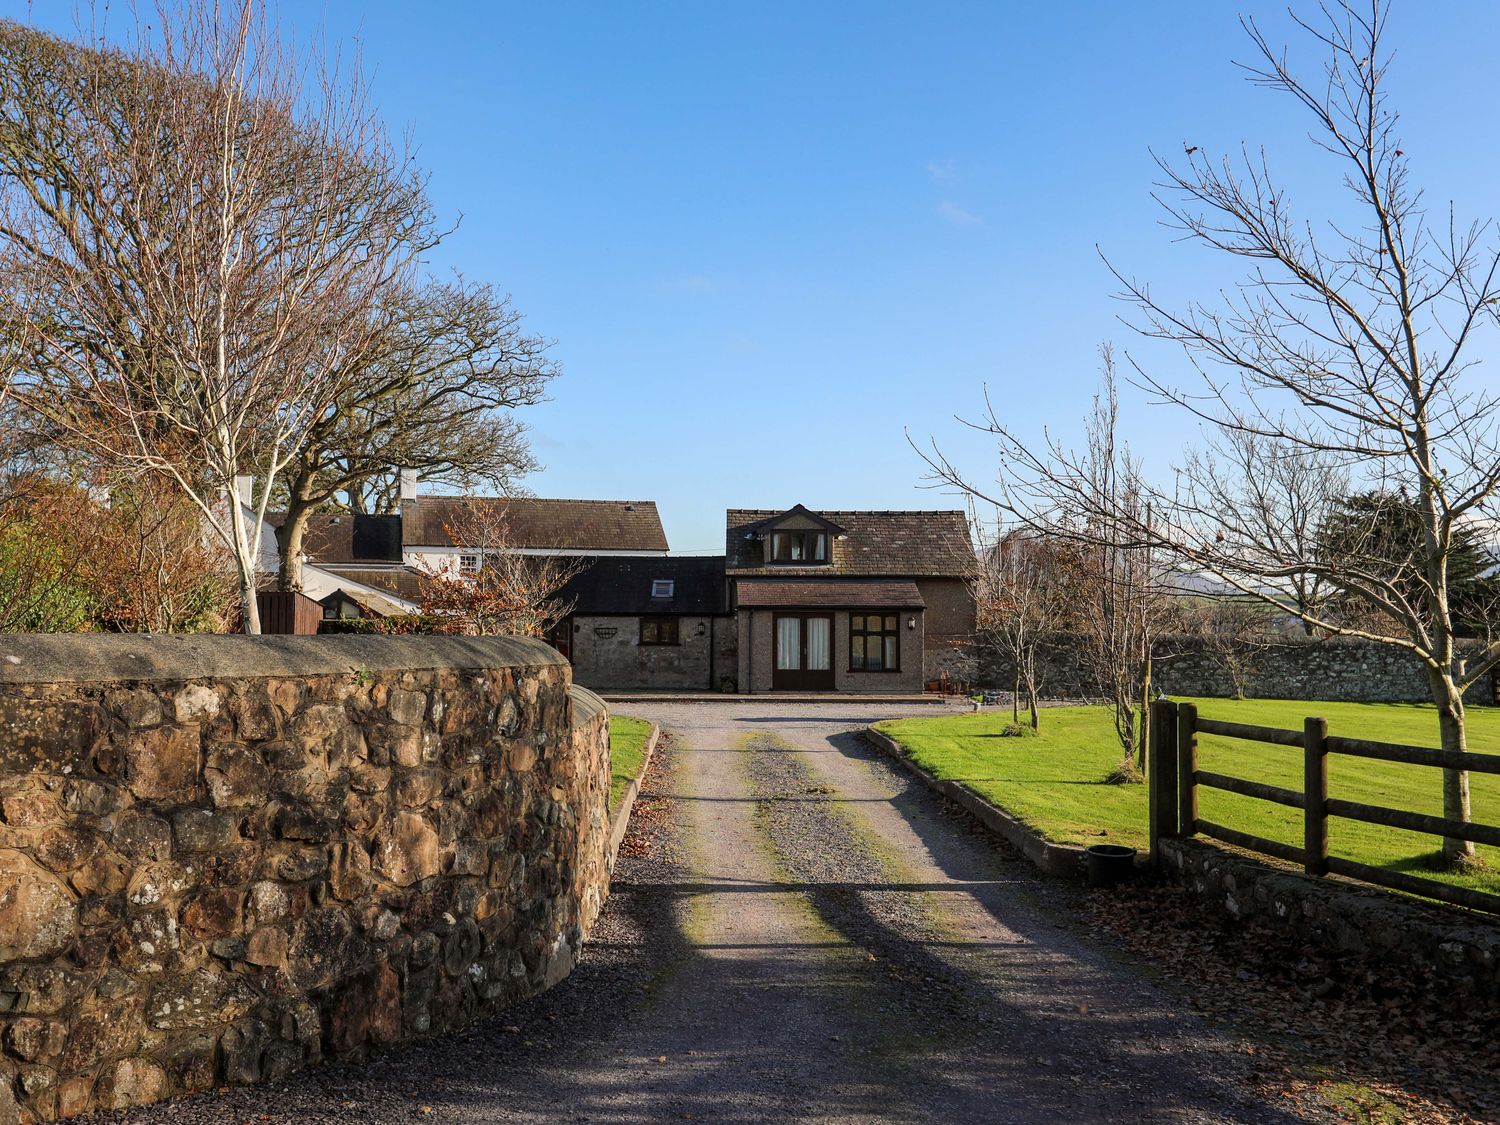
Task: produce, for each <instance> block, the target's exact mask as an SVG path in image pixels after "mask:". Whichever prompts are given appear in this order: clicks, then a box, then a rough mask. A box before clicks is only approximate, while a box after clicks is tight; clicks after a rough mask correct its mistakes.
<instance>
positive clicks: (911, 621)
mask: <svg viewBox="0 0 1500 1125" xmlns="http://www.w3.org/2000/svg"><path fill="white" fill-rule="evenodd" d="M906 627H907V628H908V629H915V628H916V627H917V619H916V618H915V617H908V618H907V619H906Z"/></svg>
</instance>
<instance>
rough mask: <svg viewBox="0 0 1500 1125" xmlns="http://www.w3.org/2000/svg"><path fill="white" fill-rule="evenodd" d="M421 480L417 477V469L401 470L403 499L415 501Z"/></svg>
mask: <svg viewBox="0 0 1500 1125" xmlns="http://www.w3.org/2000/svg"><path fill="white" fill-rule="evenodd" d="M420 483H421V478H420V477H418V476H417V470H416V469H402V470H401V499H403V500H415V499H416V498H417V485H418V484H420Z"/></svg>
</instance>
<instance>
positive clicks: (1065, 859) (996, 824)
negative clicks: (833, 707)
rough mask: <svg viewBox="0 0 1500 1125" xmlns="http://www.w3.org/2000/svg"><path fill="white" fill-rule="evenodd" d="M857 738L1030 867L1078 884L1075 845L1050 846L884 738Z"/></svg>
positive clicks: (1079, 852) (1079, 854)
mask: <svg viewBox="0 0 1500 1125" xmlns="http://www.w3.org/2000/svg"><path fill="white" fill-rule="evenodd" d="M859 733H860V737H861V738H863V739H864V740H865V741H866V742H868V743H870V745H872V746H874V747H875V748H876V749H878V750H880V751H881V752H882V753H884V754H885V755H886V756H887V757H889V758H891V759H893V760H895V761H897V762H899V763H901V765H903V766H905V767H906V769H907V770H909V771H910V772H911V773H912V774H914V775H915V776H916V777H917V778H918V779H919V780H920V781H921V782H922V784H924V785H926V786H927V788H929V789H931V790H932V791H933V792H935V793H937V794H939V795H940V796H942V797H945V798H947V799H948V800H950V801H952V802H953V803H954V804H955V805H958V806H959V807H960V808H961V809H963V810H964V811H965V812H966V813H968V814H969V815H970V816H972V817H973V818H974V819H975V820H977V821H979V823H980V824H982V825H984V827H985V828H986V829H988V830H989V831H990V832H992V833H994V834H995V835H996V836H999V837H1000V838H1001V839H1002V840H1004V841H1005V842H1006V843H1007V844H1009V845H1010V846H1011V847H1013V848H1015V849H1016V851H1018V852H1020V853H1021V855H1022V856H1024V857H1025V858H1026V860H1027V861H1028V862H1030V863H1031V864H1032V865H1033V866H1035V867H1038V868H1040V869H1041V870H1042V871H1044V872H1046V873H1047V874H1048V875H1052V876H1055V877H1057V878H1059V879H1071V880H1073V881H1074V882H1082V881H1083V878H1084V869H1083V849H1082V848H1080V847H1078V846H1077V845H1075V844H1054V843H1053V842H1052V841H1050V840H1048V839H1046V838H1045V837H1044V836H1042V835H1041V833H1039V832H1037V831H1036V830H1035V829H1032V828H1028V827H1027V826H1026V825H1024V824H1022V823H1021V822H1020V821H1019V820H1017V819H1016V818H1015V817H1013V816H1012V815H1011V814H1010V813H1008V812H1006V811H1005V810H1004V809H1002V808H1001V807H1000V806H999V805H995V804H991V803H990V802H989V801H986V800H985V799H984V798H983V797H981V796H979V794H977V793H975V792H974V791H973V790H972V789H968V788H966V787H965V786H963V785H960V784H959V783H958V782H956V781H943V780H942V779H940V778H938V777H934V776H933V775H932V774H930V773H928V772H927V771H926V770H925V769H923V768H922V767H921V766H920V765H918V764H917V763H916V762H915V761H913V760H912V758H911V755H909V754H908V753H907V752H906V750H905V749H904V748H903V747H902V746H901V744H900V743H899V742H897V741H896V740H895V739H894V738H892V737H891V736H890V735H888V734H884V733H882V732H881V731H878V730H876V729H875V728H874V727H865V728H864V729H863V730H861V731H860V732H859Z"/></svg>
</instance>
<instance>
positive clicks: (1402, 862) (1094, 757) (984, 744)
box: [879, 699, 1500, 892]
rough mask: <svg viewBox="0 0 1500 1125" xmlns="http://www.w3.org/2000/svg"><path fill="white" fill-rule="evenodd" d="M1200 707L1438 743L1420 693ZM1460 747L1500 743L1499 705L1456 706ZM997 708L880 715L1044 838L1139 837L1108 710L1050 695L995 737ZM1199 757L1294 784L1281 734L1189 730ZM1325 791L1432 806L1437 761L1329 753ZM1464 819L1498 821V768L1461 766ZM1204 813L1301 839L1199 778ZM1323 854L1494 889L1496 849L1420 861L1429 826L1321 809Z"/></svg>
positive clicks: (937, 763) (1296, 813)
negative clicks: (1455, 864) (1463, 739)
mask: <svg viewBox="0 0 1500 1125" xmlns="http://www.w3.org/2000/svg"><path fill="white" fill-rule="evenodd" d="M1192 702H1194V703H1196V704H1198V711H1199V714H1200V715H1202V716H1204V717H1206V718H1212V719H1224V720H1228V721H1231V722H1241V723H1250V724H1253V725H1256V726H1267V727H1283V728H1286V729H1290V730H1298V731H1300V730H1301V729H1302V720H1303V719H1304V718H1305V717H1307V716H1309V715H1317V716H1322V717H1323V718H1325V719H1327V720H1328V729H1329V733H1331V734H1341V735H1345V736H1346V737H1350V738H1367V739H1374V740H1376V741H1380V742H1400V743H1407V744H1409V745H1413V746H1436V745H1437V717H1436V715H1435V713H1434V711H1433V708H1432V707H1431V706H1424V705H1420V704H1404V703H1325V702H1308V701H1306V700H1282V699H1253V700H1230V699H1197V700H1193V701H1192ZM1468 719H1469V749H1471V750H1473V751H1475V752H1478V753H1500V708H1472V709H1470V710H1469V711H1468ZM1009 722H1010V712H1009V711H1003V712H1001V711H988V712H980V713H979V714H974V715H945V716H941V717H938V718H931V719H900V720H895V721H891V722H885V723H881V724H879V727H880V729H881V730H882V731H884V732H885V733H886V734H888V735H890V737H892V738H894V739H895V740H896V741H898V742H900V743H901V744H902V745H903V746H905V747H906V748H907V749H908V750H909V751H910V752H911V754H912V757H913V758H914V759H915V760H916V761H917V762H918V763H919V764H920V765H922V766H923V767H924V768H926V769H927V770H928V771H929V772H931V773H933V774H934V775H935V776H937V777H940V778H943V779H945V780H949V781H957V782H959V783H961V784H963V785H965V786H967V787H968V788H970V789H972V790H974V792H976V793H978V794H979V795H980V796H982V797H984V798H985V799H986V800H989V801H991V802H993V803H994V804H997V805H1000V806H1001V807H1003V808H1004V809H1006V810H1007V811H1008V812H1010V813H1011V814H1013V815H1014V816H1016V817H1018V818H1019V819H1020V820H1022V821H1023V822H1024V823H1026V824H1027V825H1029V826H1031V827H1032V828H1035V829H1036V830H1037V831H1039V832H1041V833H1042V834H1043V835H1044V836H1046V837H1047V838H1048V839H1050V840H1055V841H1057V842H1059V843H1066V844H1090V843H1122V844H1133V845H1135V846H1137V847H1142V848H1144V847H1145V845H1146V787H1145V786H1144V785H1106V784H1104V781H1103V779H1104V778H1105V776H1107V775H1108V774H1109V772H1110V771H1111V770H1112V769H1114V767H1115V766H1116V764H1117V763H1118V762H1119V760H1120V746H1119V743H1118V741H1116V739H1115V735H1114V727H1113V726H1112V724H1111V722H1110V718H1109V712H1108V711H1107V710H1106V709H1105V708H1103V707H1062V708H1052V709H1048V710H1046V711H1043V712H1042V726H1041V735H1040V737H1037V738H1005V737H1002V736H1001V734H1000V731H1001V730H1002V729H1004V727H1006V726H1007V725H1008V724H1009ZM1198 763H1199V765H1200V766H1201V767H1202V768H1203V769H1206V770H1212V771H1214V772H1216V773H1225V774H1230V775H1232V776H1235V777H1243V778H1249V779H1250V780H1252V781H1263V782H1268V783H1270V784H1272V785H1280V786H1283V787H1285V788H1288V789H1297V790H1300V789H1301V788H1302V751H1301V750H1300V749H1297V748H1293V747H1287V746H1268V745H1264V744H1262V743H1257V742H1240V741H1238V740H1236V739H1228V738H1217V737H1213V736H1209V735H1200V736H1199V751H1198ZM1328 774H1329V781H1328V788H1329V795H1330V796H1334V797H1342V798H1344V799H1346V800H1352V801H1362V802H1364V803H1366V804H1371V805H1385V806H1387V807H1389V808H1398V809H1408V810H1411V811H1414V812H1423V813H1432V814H1437V815H1441V813H1442V811H1443V809H1442V772H1441V771H1440V770H1436V769H1432V768H1430V767H1424V766H1409V765H1403V764H1401V763H1397V762H1376V761H1370V760H1366V759H1361V758H1350V757H1346V756H1343V755H1339V754H1333V755H1330V756H1329V768H1328ZM1469 776H1470V783H1471V785H1472V789H1473V814H1474V819H1475V820H1476V821H1482V822H1484V823H1486V824H1500V775H1495V774H1479V773H1475V774H1470V775H1469ZM1198 811H1199V815H1200V816H1202V817H1203V818H1204V819H1205V820H1212V821H1216V822H1217V823H1219V824H1223V825H1225V826H1227V827H1230V828H1238V829H1240V830H1241V831H1245V832H1253V833H1255V834H1256V835H1258V836H1265V837H1267V838H1269V839H1272V840H1281V841H1284V842H1285V843H1288V844H1293V845H1296V846H1300V845H1301V843H1302V813H1301V811H1300V810H1298V809H1290V808H1286V807H1284V806H1282V805H1273V804H1270V803H1269V802H1266V801H1257V800H1254V799H1252V798H1249V797H1241V796H1239V795H1238V794H1235V793H1224V792H1221V791H1219V790H1216V789H1207V788H1203V787H1201V786H1200V787H1199V790H1198ZM1328 832H1329V850H1330V852H1331V853H1332V854H1334V855H1339V856H1344V857H1346V858H1348V859H1354V860H1359V861H1362V862H1364V863H1369V864H1372V865H1375V866H1380V867H1388V868H1391V869H1393V870H1399V871H1409V872H1411V873H1413V874H1420V875H1433V876H1435V877H1437V878H1441V879H1443V880H1444V881H1445V882H1450V883H1458V884H1463V885H1466V886H1472V887H1477V888H1479V889H1481V890H1487V891H1492V892H1500V849H1496V848H1487V847H1480V849H1479V850H1480V853H1481V854H1482V855H1484V857H1485V858H1486V859H1487V860H1488V861H1489V863H1490V865H1491V867H1492V868H1493V869H1494V870H1493V872H1487V873H1484V874H1481V875H1469V876H1457V875H1451V874H1447V873H1437V872H1434V871H1432V870H1430V869H1429V864H1430V861H1431V858H1432V856H1433V855H1434V853H1435V852H1436V851H1437V848H1438V843H1439V842H1438V839H1437V837H1434V836H1427V835H1424V834H1422V833H1416V832H1407V831H1404V830H1402V829H1398V828H1382V827H1380V826H1378V825H1374V824H1363V823H1360V822H1359V821H1352V820H1341V819H1339V818H1337V817H1334V818H1331V819H1330V820H1329V827H1328Z"/></svg>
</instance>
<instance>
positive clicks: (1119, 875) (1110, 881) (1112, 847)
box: [1083, 844, 1135, 887]
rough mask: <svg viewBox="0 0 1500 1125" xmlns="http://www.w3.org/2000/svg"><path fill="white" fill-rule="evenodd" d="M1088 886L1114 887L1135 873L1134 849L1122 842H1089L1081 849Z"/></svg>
mask: <svg viewBox="0 0 1500 1125" xmlns="http://www.w3.org/2000/svg"><path fill="white" fill-rule="evenodd" d="M1083 866H1084V868H1085V869H1086V870H1087V871H1088V876H1089V886H1091V887H1114V886H1118V885H1119V884H1121V883H1124V882H1126V881H1128V880H1129V879H1131V878H1132V877H1134V875H1135V849H1134V848H1127V847H1125V846H1124V845H1123V844H1091V845H1089V846H1088V847H1086V848H1084V849H1083Z"/></svg>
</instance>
